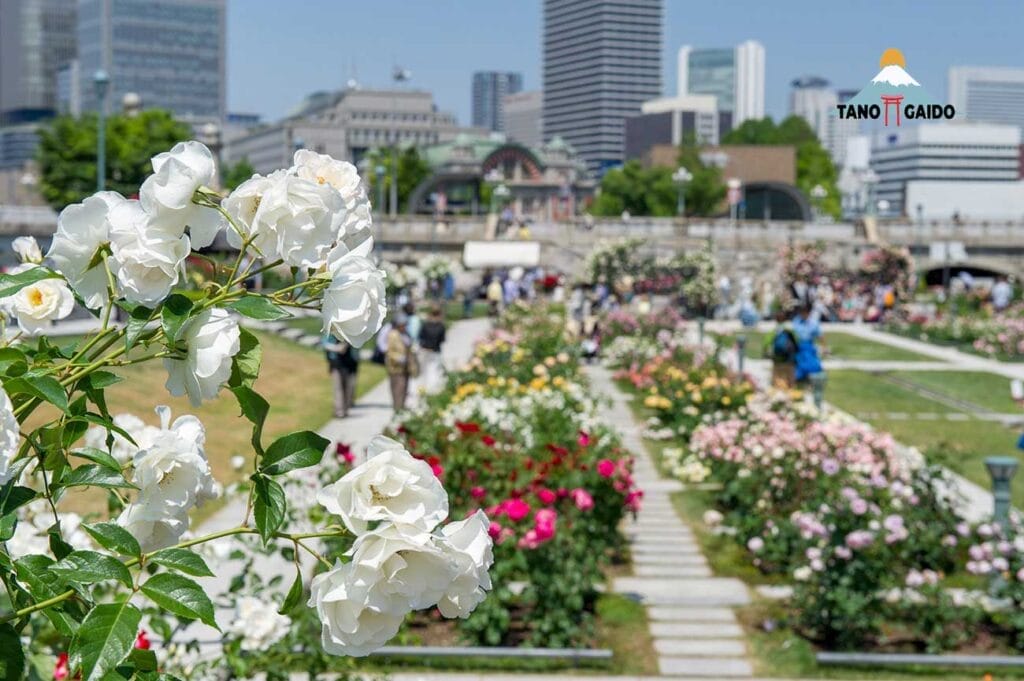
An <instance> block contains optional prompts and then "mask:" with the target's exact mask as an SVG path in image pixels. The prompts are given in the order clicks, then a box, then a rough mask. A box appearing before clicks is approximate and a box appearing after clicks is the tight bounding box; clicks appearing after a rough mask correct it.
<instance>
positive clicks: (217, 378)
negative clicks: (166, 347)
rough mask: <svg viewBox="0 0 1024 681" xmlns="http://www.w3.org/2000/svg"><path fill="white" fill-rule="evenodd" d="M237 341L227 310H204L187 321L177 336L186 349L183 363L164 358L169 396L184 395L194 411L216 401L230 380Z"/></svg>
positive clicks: (236, 352) (234, 324)
mask: <svg viewBox="0 0 1024 681" xmlns="http://www.w3.org/2000/svg"><path fill="white" fill-rule="evenodd" d="M239 337H240V335H239V330H238V322H237V321H236V320H235V318H234V317H232V316H231V315H230V314H229V313H228V312H227V310H221V309H217V308H212V309H209V310H204V311H203V312H201V313H199V314H198V315H196V316H195V317H193V318H192V319H190V320H188V322H186V324H185V328H184V329H182V335H181V339H182V340H183V341H184V343H185V347H186V348H187V350H186V352H187V355H186V357H185V359H173V358H164V367H165V368H166V369H167V389H168V390H169V391H170V393H171V394H172V395H174V396H175V397H180V396H181V395H186V394H187V395H188V398H189V400H191V401H192V405H193V406H196V407H198V406H199V405H200V404H201V403H202V401H203V400H209V399H213V398H214V397H216V396H217V393H218V392H220V387H221V386H222V385H223V384H224V383H225V382H226V381H227V380H228V378H229V377H230V376H231V360H232V358H233V357H234V356H235V355H236V354H238V347H239Z"/></svg>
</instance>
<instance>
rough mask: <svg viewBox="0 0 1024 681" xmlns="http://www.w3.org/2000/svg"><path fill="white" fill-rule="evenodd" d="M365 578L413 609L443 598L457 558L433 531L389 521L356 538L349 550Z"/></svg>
mask: <svg viewBox="0 0 1024 681" xmlns="http://www.w3.org/2000/svg"><path fill="white" fill-rule="evenodd" d="M348 555H350V556H351V557H352V562H351V565H354V566H355V570H356V575H357V576H358V579H360V580H361V581H366V582H367V583H374V582H376V584H374V586H373V587H372V588H374V589H378V590H380V591H382V592H383V593H385V594H388V595H390V596H396V597H399V598H401V599H403V601H404V602H406V603H408V606H409V608H410V609H412V610H420V609H423V608H429V607H430V606H432V605H434V604H436V603H437V602H438V600H440V599H441V598H442V597H443V596H444V595H445V592H446V591H447V590H448V587H449V586H451V583H452V580H453V579H454V578H455V576H456V572H455V567H456V566H455V561H454V559H453V558H452V557H450V556H449V555H448V554H447V552H445V551H443V550H442V549H441V548H440V546H439V545H438V543H437V542H435V538H434V536H433V535H431V534H430V533H429V532H426V531H423V530H418V529H416V528H410V527H398V526H396V525H392V524H390V523H385V524H383V525H381V526H380V527H378V528H377V529H375V530H373V531H372V532H367V533H366V534H364V535H362V536H360V537H359V538H357V539H356V541H355V543H354V544H353V545H352V549H351V550H350V551H349V552H348Z"/></svg>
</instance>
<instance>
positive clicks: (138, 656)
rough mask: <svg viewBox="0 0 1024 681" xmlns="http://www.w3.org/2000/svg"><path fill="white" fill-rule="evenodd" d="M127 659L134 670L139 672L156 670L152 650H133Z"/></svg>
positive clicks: (154, 656)
mask: <svg viewBox="0 0 1024 681" xmlns="http://www.w3.org/2000/svg"><path fill="white" fill-rule="evenodd" d="M128 659H129V660H130V661H131V663H132V664H133V665H135V669H136V670H138V671H140V672H155V671H156V668H157V661H156V653H154V652H153V651H152V650H143V649H142V648H135V649H134V650H132V652H131V653H130V654H129V655H128Z"/></svg>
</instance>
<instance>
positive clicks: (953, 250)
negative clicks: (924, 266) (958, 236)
mask: <svg viewBox="0 0 1024 681" xmlns="http://www.w3.org/2000/svg"><path fill="white" fill-rule="evenodd" d="M928 257H929V258H930V259H931V260H933V261H934V262H945V261H949V262H963V261H965V260H967V249H966V248H964V243H963V242H962V241H933V242H932V243H930V244H928Z"/></svg>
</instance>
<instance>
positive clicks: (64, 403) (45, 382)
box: [4, 374, 68, 414]
mask: <svg viewBox="0 0 1024 681" xmlns="http://www.w3.org/2000/svg"><path fill="white" fill-rule="evenodd" d="M4 390H6V391H7V394H8V395H10V396H11V397H14V396H15V395H19V394H25V395H30V396H32V397H36V398H38V399H40V400H44V401H46V402H49V403H50V404H52V405H54V406H55V407H57V408H58V409H60V410H61V411H62V412H64V413H65V414H66V413H68V396H67V393H65V392H64V388H63V387H62V386H61V384H60V382H59V381H57V379H55V378H54V377H53V376H39V375H29V374H25V375H24V376H21V377H18V378H12V379H9V380H7V381H5V382H4Z"/></svg>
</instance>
